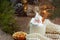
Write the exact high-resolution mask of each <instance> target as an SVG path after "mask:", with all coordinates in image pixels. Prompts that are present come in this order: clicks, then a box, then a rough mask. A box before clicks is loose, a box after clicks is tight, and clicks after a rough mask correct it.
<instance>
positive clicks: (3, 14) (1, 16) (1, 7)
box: [0, 0, 16, 34]
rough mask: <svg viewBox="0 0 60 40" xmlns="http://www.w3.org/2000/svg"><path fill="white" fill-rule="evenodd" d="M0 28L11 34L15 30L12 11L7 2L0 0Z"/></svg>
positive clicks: (10, 5) (11, 6)
mask: <svg viewBox="0 0 60 40" xmlns="http://www.w3.org/2000/svg"><path fill="white" fill-rule="evenodd" d="M0 27H1V28H2V29H3V31H5V32H6V33H11V34H12V33H13V32H14V31H15V30H16V26H15V19H14V9H13V5H12V4H11V2H9V0H0Z"/></svg>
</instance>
